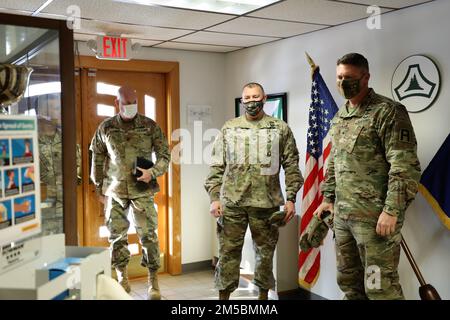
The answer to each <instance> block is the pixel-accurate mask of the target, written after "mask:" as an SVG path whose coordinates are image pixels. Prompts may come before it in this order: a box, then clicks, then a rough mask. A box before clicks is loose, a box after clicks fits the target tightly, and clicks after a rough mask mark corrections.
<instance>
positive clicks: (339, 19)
mask: <svg viewBox="0 0 450 320" xmlns="http://www.w3.org/2000/svg"><path fill="white" fill-rule="evenodd" d="M366 10H367V7H366V6H364V5H358V4H350V3H344V2H335V1H327V0H287V1H285V2H281V3H279V4H275V5H273V6H270V7H268V8H265V9H261V10H258V11H255V12H254V13H251V14H250V16H254V17H262V18H271V19H280V20H288V21H298V22H309V23H317V24H325V25H337V24H341V23H345V22H349V21H354V20H358V19H362V18H365V17H369V14H368V13H367V12H366ZM387 11H389V10H387V9H382V12H387Z"/></svg>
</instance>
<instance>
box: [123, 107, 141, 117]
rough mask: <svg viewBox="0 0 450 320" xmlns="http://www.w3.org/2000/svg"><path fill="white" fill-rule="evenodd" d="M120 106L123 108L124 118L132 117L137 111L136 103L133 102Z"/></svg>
mask: <svg viewBox="0 0 450 320" xmlns="http://www.w3.org/2000/svg"><path fill="white" fill-rule="evenodd" d="M122 108H123V112H122V115H123V116H124V117H125V118H128V119H133V118H134V116H135V115H136V113H137V104H136V103H134V104H124V105H122Z"/></svg>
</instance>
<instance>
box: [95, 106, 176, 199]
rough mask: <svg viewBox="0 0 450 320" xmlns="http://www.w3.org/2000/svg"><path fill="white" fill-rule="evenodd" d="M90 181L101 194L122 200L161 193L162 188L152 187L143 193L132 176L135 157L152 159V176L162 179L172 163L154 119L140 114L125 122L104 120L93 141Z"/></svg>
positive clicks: (161, 133)
mask: <svg viewBox="0 0 450 320" xmlns="http://www.w3.org/2000/svg"><path fill="white" fill-rule="evenodd" d="M90 150H91V151H92V168H91V179H92V181H93V182H94V183H95V186H96V190H97V193H98V194H104V195H107V196H116V197H119V198H130V199H132V198H138V197H141V196H145V195H148V194H153V193H155V192H158V191H159V186H158V185H157V184H156V185H155V187H153V188H151V187H150V184H149V185H148V186H147V187H146V188H144V189H142V188H139V187H138V186H137V183H136V178H135V177H134V176H133V175H132V170H133V165H134V162H135V160H136V157H138V156H140V157H144V158H146V159H149V160H150V159H152V153H153V152H155V153H156V163H155V165H154V167H153V168H151V169H150V170H151V173H152V176H154V177H159V176H161V175H163V174H164V173H165V172H166V171H167V168H168V165H169V161H170V153H169V147H168V144H167V140H166V138H165V136H164V133H163V132H162V130H161V128H160V127H159V126H158V125H157V124H156V122H155V121H153V120H152V119H149V118H146V117H144V116H142V115H140V114H137V115H136V117H135V118H134V119H133V120H132V121H130V122H125V121H123V120H122V118H121V117H120V115H119V114H118V115H116V116H114V117H112V118H109V119H106V120H104V121H103V122H102V123H101V124H100V125H99V127H98V128H97V131H96V132H95V134H94V137H93V138H92V142H91V145H90Z"/></svg>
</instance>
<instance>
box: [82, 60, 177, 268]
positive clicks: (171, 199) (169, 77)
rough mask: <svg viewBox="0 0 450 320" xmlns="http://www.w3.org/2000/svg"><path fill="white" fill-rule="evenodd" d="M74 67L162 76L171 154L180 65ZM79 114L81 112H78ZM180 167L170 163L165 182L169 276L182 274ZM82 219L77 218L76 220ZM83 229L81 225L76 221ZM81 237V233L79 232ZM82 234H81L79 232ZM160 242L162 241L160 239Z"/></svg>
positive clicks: (110, 63)
mask: <svg viewBox="0 0 450 320" xmlns="http://www.w3.org/2000/svg"><path fill="white" fill-rule="evenodd" d="M75 67H77V68H92V69H100V70H112V71H136V72H152V73H162V74H164V77H165V99H166V108H167V123H166V125H167V132H166V134H167V140H168V143H169V148H170V150H172V149H173V147H174V144H175V143H174V142H173V141H172V137H171V133H172V132H173V131H174V130H176V129H179V128H180V72H179V63H178V62H173V61H152V60H130V61H114V60H99V59H97V58H96V57H92V56H77V57H76V59H75ZM79 111H80V110H79ZM180 173H181V171H180V165H179V164H176V163H174V162H173V161H171V162H170V168H169V178H168V180H169V181H168V188H169V190H167V191H168V192H167V195H168V210H167V213H166V215H167V216H166V221H167V224H166V226H167V227H166V228H167V237H166V239H165V240H166V241H167V243H166V248H168V250H167V260H166V261H167V265H166V270H167V272H168V273H169V274H171V275H177V274H181V179H180ZM80 219H83V217H80V216H78V220H80ZM78 225H79V226H82V225H83V221H78ZM79 234H80V232H79ZM81 234H82V232H81ZM160 240H161V239H160Z"/></svg>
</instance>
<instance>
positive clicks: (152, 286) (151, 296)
mask: <svg viewBox="0 0 450 320" xmlns="http://www.w3.org/2000/svg"><path fill="white" fill-rule="evenodd" d="M147 299H148V300H161V292H160V291H159V284H158V272H157V271H151V270H149V272H148V292H147Z"/></svg>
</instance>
